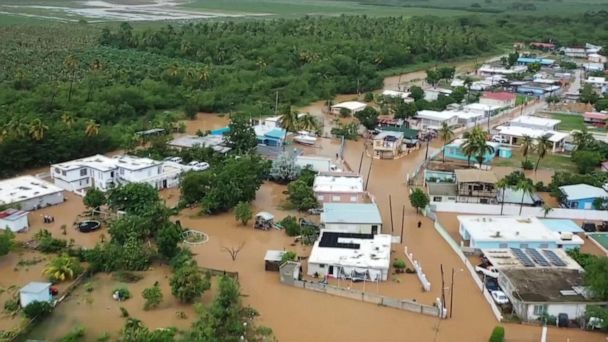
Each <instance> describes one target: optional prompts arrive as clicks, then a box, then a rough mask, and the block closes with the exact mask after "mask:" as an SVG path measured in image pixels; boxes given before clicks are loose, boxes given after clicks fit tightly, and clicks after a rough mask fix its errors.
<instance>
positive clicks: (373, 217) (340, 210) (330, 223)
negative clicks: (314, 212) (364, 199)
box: [321, 203, 382, 235]
mask: <svg viewBox="0 0 608 342" xmlns="http://www.w3.org/2000/svg"><path fill="white" fill-rule="evenodd" d="M321 224H322V225H323V227H324V228H323V229H325V230H328V231H334V232H345V233H357V234H372V235H375V234H378V233H380V232H381V231H382V217H381V215H380V210H378V206H377V205H376V204H375V203H323V213H321Z"/></svg>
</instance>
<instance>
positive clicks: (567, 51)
mask: <svg viewBox="0 0 608 342" xmlns="http://www.w3.org/2000/svg"><path fill="white" fill-rule="evenodd" d="M561 51H562V52H563V53H564V55H566V56H568V57H574V58H585V57H587V50H586V49H585V48H569V47H563V48H561Z"/></svg>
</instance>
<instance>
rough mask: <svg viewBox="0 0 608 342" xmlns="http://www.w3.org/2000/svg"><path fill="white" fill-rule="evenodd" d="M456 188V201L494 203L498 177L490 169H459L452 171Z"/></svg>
mask: <svg viewBox="0 0 608 342" xmlns="http://www.w3.org/2000/svg"><path fill="white" fill-rule="evenodd" d="M454 173H455V175H456V186H457V190H458V198H457V199H456V201H457V202H465V203H482V204H494V203H496V195H497V194H498V189H497V188H496V183H497V182H498V178H496V175H495V174H494V172H492V171H482V170H477V169H460V170H455V171H454Z"/></svg>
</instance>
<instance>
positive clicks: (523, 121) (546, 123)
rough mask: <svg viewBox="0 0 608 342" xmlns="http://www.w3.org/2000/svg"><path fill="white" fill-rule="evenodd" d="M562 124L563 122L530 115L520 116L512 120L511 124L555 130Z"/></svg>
mask: <svg viewBox="0 0 608 342" xmlns="http://www.w3.org/2000/svg"><path fill="white" fill-rule="evenodd" d="M560 122H561V120H555V119H547V118H541V117H538V116H530V115H523V116H519V117H517V118H515V119H513V120H511V124H516V125H532V126H541V127H544V128H546V129H553V127H554V126H555V125H557V124H559V123H560Z"/></svg>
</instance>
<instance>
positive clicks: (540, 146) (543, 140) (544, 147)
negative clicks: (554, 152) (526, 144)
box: [534, 135, 553, 172]
mask: <svg viewBox="0 0 608 342" xmlns="http://www.w3.org/2000/svg"><path fill="white" fill-rule="evenodd" d="M551 146H553V143H551V141H550V140H549V138H548V137H547V136H545V135H543V136H542V137H540V138H538V139H536V151H537V152H538V160H537V161H536V167H535V168H534V172H536V170H538V165H539V164H540V160H541V159H543V158H545V156H546V155H547V151H548V150H549V149H550V148H551Z"/></svg>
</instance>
